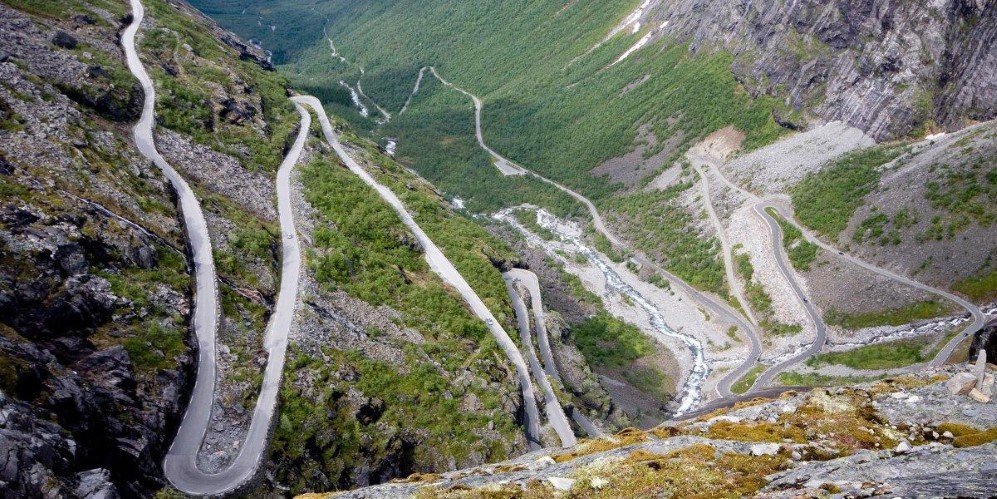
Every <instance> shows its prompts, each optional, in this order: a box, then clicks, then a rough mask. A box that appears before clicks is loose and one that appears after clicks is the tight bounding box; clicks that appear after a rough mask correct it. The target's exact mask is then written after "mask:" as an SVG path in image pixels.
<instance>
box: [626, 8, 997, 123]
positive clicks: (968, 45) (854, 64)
mask: <svg viewBox="0 0 997 499" xmlns="http://www.w3.org/2000/svg"><path fill="white" fill-rule="evenodd" d="M656 4H659V5H656V6H655V7H653V8H650V9H648V10H647V11H646V14H645V15H644V18H643V21H645V24H647V25H650V26H659V25H663V23H667V25H666V27H665V28H664V29H661V30H660V31H658V34H656V35H655V36H656V37H660V36H674V37H676V38H678V39H679V40H683V41H687V42H688V43H689V44H690V47H691V48H692V49H693V50H712V48H713V47H717V46H719V47H722V48H724V49H726V50H728V51H730V52H731V53H733V54H734V64H733V67H732V69H733V71H734V74H735V75H736V77H737V78H738V79H739V80H740V81H741V82H742V83H743V84H744V85H745V86H746V87H747V88H748V90H749V91H750V92H752V93H753V94H767V95H775V96H779V97H782V98H785V102H786V103H787V104H788V105H789V107H790V109H791V110H793V111H794V112H791V113H779V114H778V115H777V116H776V119H777V121H779V122H780V123H781V124H783V125H784V126H787V127H790V128H797V129H800V128H805V127H806V116H805V115H806V114H811V113H812V116H813V117H815V118H818V119H819V120H820V121H824V122H827V121H835V120H837V121H842V122H844V123H846V124H848V125H851V126H854V127H856V128H860V129H862V130H863V131H865V132H866V133H868V134H869V135H870V136H872V137H873V138H875V139H876V140H877V141H881V140H884V139H891V138H897V137H901V136H905V135H908V134H912V133H914V132H916V131H922V130H926V129H928V130H930V129H932V128H934V127H940V128H943V129H945V130H949V131H951V130H956V129H959V128H962V127H964V126H965V125H967V124H969V123H972V122H973V121H983V120H989V119H993V118H994V117H995V116H997V83H994V82H997V51H995V50H994V49H993V47H994V46H995V44H997V4H995V3H994V2H993V1H992V0H975V1H974V0H943V1H938V2H895V1H889V0H857V1H856V0H813V1H793V2H789V1H785V0H756V1H743V2H723V1H711V0H686V1H680V2H660V3H658V2H656ZM638 54H639V53H638ZM801 112H802V114H801Z"/></svg>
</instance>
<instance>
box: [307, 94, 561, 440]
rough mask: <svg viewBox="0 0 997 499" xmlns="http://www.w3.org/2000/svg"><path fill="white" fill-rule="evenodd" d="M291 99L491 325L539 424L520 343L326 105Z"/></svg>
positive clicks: (553, 413) (551, 415)
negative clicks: (356, 154) (352, 149)
mask: <svg viewBox="0 0 997 499" xmlns="http://www.w3.org/2000/svg"><path fill="white" fill-rule="evenodd" d="M291 100H293V101H294V102H296V103H298V104H302V105H305V106H308V107H311V108H312V109H313V110H314V111H315V113H316V114H317V115H318V118H319V124H320V125H321V126H322V133H323V134H324V135H325V139H326V141H327V142H328V143H329V145H330V146H331V147H332V148H333V150H335V151H336V154H337V155H338V156H339V159H340V160H342V162H343V163H344V164H346V167H347V168H349V169H350V171H351V172H353V173H354V174H355V175H357V176H358V177H360V179H361V180H363V181H364V183H366V184H367V185H369V186H370V187H372V188H373V189H374V190H375V191H377V193H378V195H380V196H381V198H382V199H383V200H384V201H386V202H387V203H388V204H389V205H391V207H392V208H393V209H394V210H395V213H397V214H398V217H399V218H400V219H401V220H402V223H404V224H405V226H406V227H408V229H409V230H411V231H412V233H413V234H415V237H416V239H418V240H419V242H420V243H421V244H422V247H423V249H424V251H425V256H426V262H428V263H429V267H430V268H431V269H432V270H433V272H435V273H436V274H437V275H439V276H440V277H441V278H442V279H443V281H444V282H446V283H447V284H449V285H450V286H452V287H453V288H454V290H456V291H457V293H458V294H460V295H461V297H463V298H464V301H465V302H467V304H468V305H469V306H470V308H471V311H472V312H473V313H474V315H476V316H477V317H478V318H480V319H481V320H482V321H484V322H485V324H486V325H487V326H488V330H489V331H490V332H491V333H492V336H494V337H495V340H496V341H497V342H498V344H499V347H500V348H502V351H503V352H505V355H506V357H508V359H509V360H510V361H511V362H512V363H513V365H514V366H515V367H516V374H517V377H518V378H519V386H520V389H521V390H522V392H523V401H524V405H525V407H526V411H525V413H526V419H527V421H526V423H527V426H529V425H530V424H532V421H539V420H540V417H539V411H538V410H537V407H536V396H535V394H534V392H533V384H532V383H531V382H530V372H529V369H528V368H527V366H526V361H525V360H524V359H523V356H522V354H521V353H520V352H519V348H518V347H517V346H516V343H515V342H513V341H512V338H510V337H509V334H508V333H506V331H505V329H503V328H502V326H501V325H500V324H499V322H498V321H497V320H496V319H495V316H494V315H492V313H491V311H489V310H488V307H486V306H485V303H484V302H483V301H481V298H480V297H479V296H478V294H477V293H475V292H474V289H472V288H471V286H470V285H469V284H468V283H467V281H466V280H464V277H463V276H462V275H460V272H458V271H457V269H456V268H455V267H454V265H453V263H451V262H450V260H449V259H447V257H446V256H445V255H444V254H443V252H442V251H440V249H439V247H437V246H436V243H434V242H433V240H432V239H430V238H429V236H428V235H426V233H425V232H424V231H423V230H422V228H421V227H419V224H417V223H416V222H415V220H414V219H413V218H412V215H411V214H409V212H408V210H406V209H405V205H404V204H403V203H402V202H401V200H400V199H398V196H396V195H395V193H394V192H392V191H391V189H388V188H387V187H385V186H384V185H382V184H380V183H378V182H377V180H375V179H374V177H372V176H371V175H370V174H369V173H367V171H366V170H364V169H363V168H362V167H360V165H359V164H357V162H356V161H354V160H353V158H351V157H350V156H349V155H348V154H347V153H346V149H344V148H343V146H342V144H340V143H339V138H338V137H337V136H336V133H335V132H334V131H333V128H332V124H331V123H330V122H329V117H328V116H326V114H325V109H323V107H322V103H321V102H320V101H319V100H318V99H316V98H315V97H311V96H297V97H292V98H291ZM546 408H547V411H548V412H547V419H548V420H551V421H556V420H561V419H567V417H566V416H565V415H564V411H563V410H562V409H561V406H560V405H558V404H554V405H553V406H551V405H550V404H548V405H547V406H546Z"/></svg>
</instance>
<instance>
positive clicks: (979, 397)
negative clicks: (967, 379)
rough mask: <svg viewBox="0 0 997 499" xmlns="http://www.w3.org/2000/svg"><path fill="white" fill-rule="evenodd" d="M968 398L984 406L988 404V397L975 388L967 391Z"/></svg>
mask: <svg viewBox="0 0 997 499" xmlns="http://www.w3.org/2000/svg"><path fill="white" fill-rule="evenodd" d="M969 398H971V399H973V400H975V401H977V402H979V403H981V404H986V403H988V402H990V396H989V395H987V394H985V393H983V392H981V391H979V390H977V389H976V388H973V389H972V390H970V391H969Z"/></svg>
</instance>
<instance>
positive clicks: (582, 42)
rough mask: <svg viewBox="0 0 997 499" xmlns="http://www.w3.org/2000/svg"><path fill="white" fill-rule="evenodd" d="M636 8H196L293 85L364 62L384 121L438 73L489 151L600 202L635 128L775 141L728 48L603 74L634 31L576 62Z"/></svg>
mask: <svg viewBox="0 0 997 499" xmlns="http://www.w3.org/2000/svg"><path fill="white" fill-rule="evenodd" d="M636 3H637V2H636V1H616V2H598V1H594V0H588V1H578V2H572V3H570V4H568V5H564V4H563V2H550V1H548V2H522V1H508V0H506V1H491V2H484V3H482V2H474V3H470V2H457V3H454V2H445V1H442V0H431V1H421V2H406V1H402V2H374V1H368V2H346V1H330V2H321V3H318V4H315V3H314V2H303V1H290V2H282V3H281V4H280V5H279V6H274V5H272V4H271V3H270V2H262V1H256V0H251V1H249V2H248V3H247V2H239V3H238V4H235V3H234V2H229V1H225V0H198V1H196V2H195V4H196V5H198V6H199V7H202V8H204V9H205V11H206V12H207V13H209V14H210V15H214V16H216V17H217V18H218V19H220V20H221V21H222V22H223V23H227V24H228V26H229V27H230V28H232V29H234V30H236V31H237V32H239V33H240V34H242V35H244V36H248V37H252V38H256V39H259V40H262V42H263V43H264V44H265V45H266V46H267V47H268V48H272V49H273V50H274V52H275V57H276V58H277V59H276V62H277V63H278V64H280V65H281V66H282V69H283V70H284V71H285V72H286V73H287V74H288V75H289V76H290V77H291V79H292V81H293V82H294V83H295V84H296V85H298V86H301V87H302V88H309V89H313V88H331V87H333V86H337V85H338V81H339V80H340V79H343V80H346V81H347V82H350V83H355V82H356V79H357V77H358V76H359V75H358V73H359V72H358V70H357V67H356V65H357V64H360V65H362V66H364V67H365V69H366V73H365V74H364V76H363V78H362V84H363V87H364V90H365V91H366V93H367V95H369V96H370V97H371V98H372V99H374V100H375V101H377V102H378V103H380V104H381V105H382V107H385V108H386V109H388V110H389V112H397V111H398V110H399V109H400V108H401V106H402V104H403V103H404V101H405V99H406V98H407V96H408V93H409V92H411V89H412V85H413V84H414V82H415V79H416V75H417V73H418V70H419V68H420V67H422V66H427V65H433V66H435V67H436V68H437V69H438V70H439V71H440V73H441V74H442V75H443V76H444V77H445V78H447V79H449V80H451V81H452V82H454V83H455V84H457V85H459V86H462V87H464V88H466V89H467V90H469V91H471V92H473V93H475V94H477V95H479V96H480V97H482V99H483V100H484V101H485V112H484V118H483V119H484V130H485V136H486V140H487V141H488V142H489V143H490V144H491V145H492V146H493V147H494V148H495V149H496V150H498V151H499V152H501V153H502V154H505V155H507V156H509V157H510V158H511V159H513V160H515V161H518V162H521V163H523V164H524V165H526V166H528V167H530V168H531V169H534V170H536V171H538V172H540V173H542V174H544V175H546V176H549V177H551V178H554V179H557V180H560V181H562V182H564V183H567V184H569V185H571V186H574V187H576V188H579V189H580V190H582V191H583V192H585V193H586V194H588V195H589V196H591V197H596V198H598V197H600V196H604V195H607V194H609V193H612V192H614V191H615V190H616V188H617V187H618V186H616V185H614V184H612V183H610V182H607V181H606V180H605V179H601V178H595V177H593V176H590V175H588V172H589V170H591V169H592V168H594V167H595V166H597V165H598V164H600V163H601V162H603V161H604V160H607V159H609V158H612V157H615V156H618V155H620V154H622V153H625V152H627V151H629V150H630V149H632V146H633V143H634V140H635V137H636V130H637V128H638V127H639V126H640V125H644V124H650V125H651V127H652V130H653V131H654V134H655V135H656V136H657V137H658V138H659V140H660V141H662V142H663V141H664V140H665V139H667V138H668V137H671V136H673V135H675V134H679V135H680V137H681V144H682V146H688V145H689V144H690V143H691V142H692V141H694V140H695V139H697V138H698V137H701V136H703V135H704V134H706V133H709V132H711V131H713V130H715V129H717V128H720V127H722V126H725V125H728V124H734V125H735V126H737V127H738V128H739V129H742V130H745V131H746V132H747V134H748V137H747V141H746V146H747V147H748V148H751V147H754V146H757V145H759V144H763V143H766V142H768V141H771V140H772V139H773V138H774V137H776V136H777V135H778V134H779V133H780V131H781V130H780V128H779V127H778V125H776V124H775V122H774V121H773V120H772V117H771V109H772V107H773V106H775V105H776V104H775V102H773V101H772V100H770V99H767V98H762V99H752V98H751V97H750V96H748V95H747V94H746V93H745V92H744V91H743V90H742V89H740V87H739V85H738V84H737V83H736V82H735V81H734V79H733V77H732V75H731V72H730V70H729V66H730V64H731V58H730V56H729V55H728V54H725V53H723V52H710V51H700V52H698V53H696V54H695V55H693V54H691V53H690V51H689V50H688V49H687V47H686V46H684V45H682V44H680V43H678V42H675V41H673V40H668V39H665V40H663V41H660V42H657V43H655V44H652V45H651V46H648V47H645V48H644V49H643V50H641V51H639V52H637V53H635V54H634V55H633V56H631V57H630V58H628V59H626V60H624V61H623V62H621V63H620V64H616V65H612V66H610V64H611V63H612V62H613V60H614V59H616V58H617V57H618V56H619V54H620V53H622V52H623V51H624V50H626V48H627V47H629V46H630V45H632V44H633V43H634V42H635V41H636V40H637V39H639V38H640V36H641V35H642V33H638V34H628V35H619V36H617V37H616V38H614V39H612V40H610V41H609V42H608V43H606V44H604V45H603V46H601V47H600V48H599V49H598V50H595V51H593V52H592V53H590V54H588V55H586V56H584V57H581V58H579V59H577V60H576V61H575V62H573V63H572V61H573V60H575V59H576V58H577V57H578V56H579V55H582V54H583V53H585V52H586V50H587V49H588V48H589V47H592V46H593V45H594V44H595V43H597V42H598V41H599V40H600V39H601V38H602V37H603V36H605V34H606V33H608V32H609V30H610V29H611V28H612V26H613V25H615V24H616V23H617V22H618V21H619V20H620V19H622V17H623V16H624V15H625V14H626V12H628V11H629V10H630V9H632V8H633V7H634V6H635V5H636ZM236 8H238V11H236ZM243 8H245V14H241V12H243ZM306 13H307V14H306ZM290 15H295V16H296V17H295V19H302V18H306V19H305V20H304V21H303V22H304V24H300V23H298V22H297V21H296V22H295V24H294V26H293V29H294V31H293V32H292V31H290V29H291V28H292V26H282V25H281V23H279V22H278V21H277V20H279V19H281V18H287V16H290ZM326 19H328V24H327V25H326V26H325V28H326V31H327V32H328V34H329V36H330V37H331V38H332V39H333V40H334V41H335V43H336V47H337V49H338V51H339V53H340V54H342V55H343V56H344V57H345V58H346V59H347V60H348V61H349V62H347V63H343V62H340V61H338V60H337V59H335V58H333V57H332V56H331V54H330V51H329V45H328V42H327V41H326V40H325V36H324V34H323V23H325V22H326ZM271 25H272V26H274V29H271V28H270V26H271ZM424 83H425V81H424ZM638 83H639V84H638ZM341 97H342V96H340V100H339V102H341V103H342V99H341ZM457 97H459V98H456V99H453V98H451V99H446V101H445V102H444V101H438V102H435V103H434V104H433V107H432V108H433V109H435V110H436V111H437V112H436V113H435V114H437V115H438V116H437V117H438V118H443V119H448V120H452V121H451V122H450V123H448V126H463V125H460V124H459V123H456V121H457V120H458V119H462V118H459V117H460V115H469V112H467V111H466V110H467V109H470V102H469V100H467V99H466V98H463V96H460V95H459V94H457ZM444 109H446V110H448V111H449V113H446V114H445V113H444V112H443V110H444ZM354 114H355V113H354ZM425 118H426V116H425V115H421V116H420V114H419V113H416V112H412V113H411V114H409V113H406V114H405V115H402V116H400V117H398V116H396V120H395V121H394V122H393V124H392V126H391V127H389V128H388V131H390V132H391V133H394V134H396V135H406V132H415V133H421V132H424V131H425V126H424V125H425V123H426V120H425ZM368 125H369V123H368ZM467 126H468V127H469V126H470V125H467ZM468 130H470V129H468ZM400 147H404V142H401V143H400ZM652 148H653V147H652ZM424 151H425V152H426V153H427V154H430V155H433V154H435V153H433V152H432V151H431V148H426V147H423V146H413V147H412V148H411V149H409V151H408V153H407V154H406V155H407V156H410V157H412V160H413V165H415V166H416V169H417V170H418V171H419V172H420V173H425V172H427V171H430V170H429V169H428V168H419V164H420V161H419V158H418V156H419V154H418V153H420V152H424ZM455 192H458V193H461V194H464V195H465V196H467V197H470V194H471V193H472V192H471V191H468V192H466V193H465V192H461V191H459V190H456V189H455ZM528 194H530V193H523V194H521V195H522V196H528Z"/></svg>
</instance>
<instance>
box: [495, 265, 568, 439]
mask: <svg viewBox="0 0 997 499" xmlns="http://www.w3.org/2000/svg"><path fill="white" fill-rule="evenodd" d="M502 279H503V280H505V287H506V289H507V290H508V291H509V299H510V301H512V308H513V310H515V312H516V323H517V325H518V326H519V342H520V343H521V344H522V346H523V350H524V351H525V352H526V360H527V361H529V364H530V370H531V371H533V377H534V378H535V379H536V380H537V384H538V385H540V390H541V391H543V396H544V406H545V410H546V412H547V413H548V414H554V415H555V417H556V416H557V415H558V414H560V415H564V413H563V412H560V411H552V410H551V408H550V405H552V404H554V405H557V406H558V407H560V404H561V403H560V401H558V400H557V395H556V394H555V393H554V387H553V386H551V383H550V380H549V379H548V378H547V376H549V375H550V374H549V373H548V371H547V370H546V369H544V366H541V365H540V360H539V359H538V358H537V353H536V351H535V350H534V349H533V339H532V338H531V334H530V316H529V312H528V311H527V310H526V303H524V302H523V297H522V296H521V295H520V294H519V291H518V290H517V289H516V282H517V281H518V279H517V278H516V276H515V275H514V274H511V273H510V272H506V273H504V274H502ZM534 313H536V310H534ZM542 314H543V312H541V315H542ZM537 340H538V343H539V335H538V338H537ZM549 421H550V424H551V426H553V427H554V431H556V432H557V436H558V438H560V439H561V445H562V446H564V447H571V446H573V445H575V444H576V443H577V439H576V438H575V433H574V431H572V430H571V424H570V423H568V418H567V417H566V416H565V418H564V419H560V418H556V419H550V420H549Z"/></svg>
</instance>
